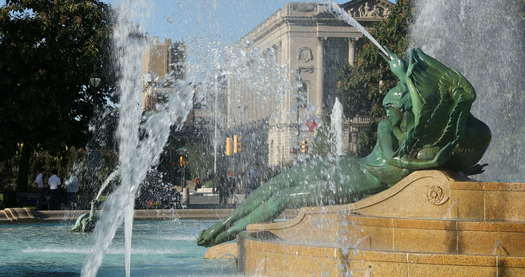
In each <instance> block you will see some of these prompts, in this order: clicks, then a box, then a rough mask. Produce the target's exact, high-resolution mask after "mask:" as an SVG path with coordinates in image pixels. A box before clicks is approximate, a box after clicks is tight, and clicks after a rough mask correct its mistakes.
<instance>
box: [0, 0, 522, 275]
mask: <svg viewBox="0 0 525 277" xmlns="http://www.w3.org/2000/svg"><path fill="white" fill-rule="evenodd" d="M123 2H124V3H122V6H121V9H123V10H121V11H120V12H119V15H120V17H119V24H118V25H117V28H118V29H117V31H116V32H115V33H116V37H115V43H116V46H117V48H118V49H120V51H121V54H122V55H120V66H121V68H122V70H123V72H122V73H123V74H122V75H123V78H122V80H121V83H120V101H121V102H120V104H119V107H120V109H121V121H120V123H119V139H120V149H119V152H120V157H119V165H120V166H119V168H118V169H117V170H116V171H115V172H114V173H113V174H112V176H113V177H116V176H119V178H120V186H119V187H118V188H117V189H116V190H115V191H114V192H113V193H112V194H111V196H110V197H109V198H108V200H107V201H105V203H104V204H103V206H102V208H103V211H102V212H100V213H99V214H97V215H96V216H97V217H98V218H99V222H98V223H97V225H96V228H95V233H94V237H93V239H94V242H92V241H91V240H88V239H87V237H85V236H82V235H81V234H71V233H67V232H63V231H64V228H63V226H62V228H60V227H61V226H60V225H57V224H49V225H44V226H38V227H34V226H32V228H34V229H42V233H39V234H41V236H42V237H43V236H44V234H45V233H60V234H61V235H60V236H59V237H58V238H55V239H56V240H58V241H66V242H68V243H70V246H67V247H66V248H64V247H59V248H56V247H55V248H52V247H51V248H49V247H47V246H46V245H47V244H38V243H36V244H34V245H29V244H28V245H25V244H24V242H25V241H27V240H28V238H29V237H31V236H35V233H34V232H33V229H31V228H30V229H29V230H26V229H24V228H25V226H9V228H10V230H9V231H10V233H13V234H16V235H13V236H9V238H7V237H6V238H4V237H2V239H3V240H2V243H0V245H2V247H7V248H5V249H3V250H5V251H9V250H10V249H9V247H11V244H10V243H11V242H10V241H9V239H11V238H12V239H13V241H14V242H15V244H14V245H15V246H16V247H19V248H20V245H25V247H24V248H23V252H24V253H25V254H27V255H28V256H30V257H31V258H35V263H47V264H53V263H55V262H56V259H63V260H62V261H61V264H62V265H63V268H64V270H67V272H66V271H64V272H62V273H64V274H66V275H67V274H69V273H72V272H76V271H77V270H78V268H76V267H75V266H74V265H77V264H79V263H80V262H81V260H82V258H83V256H81V255H78V254H82V255H87V256H88V258H87V261H86V262H85V264H84V266H83V268H82V274H83V276H95V275H97V274H98V275H99V276H114V275H116V274H119V273H121V269H120V268H119V265H120V264H121V261H120V260H119V259H120V256H122V255H123V256H124V257H125V258H124V260H125V273H126V275H127V276H130V274H131V254H134V256H133V258H134V262H137V264H138V266H137V267H138V268H139V271H138V272H139V274H140V273H144V272H148V273H150V274H160V275H162V274H170V275H177V274H179V275H180V276H187V275H190V274H193V273H195V271H191V270H190V271H188V272H186V271H185V268H186V267H188V264H190V263H191V264H192V265H193V264H197V265H196V266H195V267H196V268H199V269H200V268H206V269H207V270H208V271H206V272H203V273H204V274H207V273H209V272H215V270H214V269H215V268H216V267H220V265H221V263H222V262H215V263H214V262H210V263H211V265H207V263H208V262H197V263H194V261H188V260H187V255H186V252H184V251H185V250H186V248H188V249H189V248H191V247H192V246H194V245H193V242H194V240H195V239H197V238H196V237H195V235H196V232H197V230H200V229H203V228H205V227H208V225H209V223H208V222H198V221H196V222H190V223H189V225H191V226H190V227H191V228H190V227H187V226H183V227H182V229H183V230H182V233H180V229H181V228H180V226H179V225H176V224H172V222H164V223H161V224H160V225H162V227H163V228H166V230H167V233H169V236H168V238H167V239H165V240H161V239H159V237H162V236H164V235H166V234H165V233H162V231H160V229H161V228H159V227H158V226H157V225H156V224H150V223H144V222H139V223H138V224H135V225H136V226H135V230H134V231H135V233H134V234H133V235H134V236H138V238H139V240H135V242H134V243H137V244H135V245H133V248H132V247H131V243H132V240H131V237H132V225H133V208H134V207H133V205H134V201H133V200H134V197H135V195H136V194H137V193H138V191H139V190H140V184H141V183H142V180H143V179H144V177H145V175H146V174H147V172H148V170H150V169H151V168H152V166H154V165H155V164H156V163H157V162H158V156H159V154H160V152H161V151H162V148H163V146H164V144H165V142H166V140H167V137H168V135H169V130H170V128H171V126H172V125H175V126H179V127H180V126H181V125H182V124H183V122H184V120H185V118H186V116H187V114H188V112H189V110H190V109H191V102H192V101H191V99H192V98H193V96H194V95H193V90H192V89H190V86H189V85H188V84H187V83H184V82H178V83H177V84H175V85H173V87H172V90H173V91H174V92H175V93H171V94H166V95H164V96H165V97H164V98H165V101H166V102H161V103H159V104H158V105H157V107H156V110H155V111H153V112H150V113H145V114H143V112H142V110H141V108H140V106H141V105H140V99H139V95H140V93H141V91H142V83H141V80H140V78H137V76H140V72H139V68H140V60H141V55H142V52H143V51H144V49H145V48H147V47H148V43H147V41H146V40H145V39H144V37H143V35H142V34H143V30H141V29H140V26H141V20H142V19H143V17H142V16H143V14H144V13H143V12H144V11H146V12H145V13H146V14H147V11H148V3H147V2H146V1H131V0H129V1H123ZM436 2H440V1H436ZM462 3H464V1H463V2H462ZM427 4H428V3H427ZM441 4H442V5H443V6H444V3H443V2H441ZM326 8H327V10H329V11H331V12H333V13H335V14H336V15H337V16H339V17H340V18H341V19H343V20H346V21H347V22H349V24H358V23H357V22H356V21H355V20H353V18H352V17H350V16H348V15H347V14H346V13H345V12H344V11H343V10H342V9H340V8H339V7H338V6H336V5H334V4H332V3H329V4H328V5H327V6H326ZM423 10H425V9H423ZM431 25H432V26H439V24H436V23H433V24H431ZM355 26H356V28H357V29H359V30H362V32H363V33H364V34H365V36H367V37H369V39H371V40H372V41H374V43H375V44H376V45H377V47H378V48H379V49H380V51H381V52H382V53H383V55H384V57H385V59H386V60H387V62H388V63H389V64H390V66H391V69H392V72H394V73H395V74H396V76H398V78H399V83H398V85H397V86H396V87H395V88H394V89H392V90H391V91H390V92H389V93H388V94H387V96H386V97H385V100H384V102H383V105H384V106H385V108H387V111H388V114H387V118H386V119H385V120H384V121H382V124H380V127H379V129H378V133H379V136H380V138H379V139H378V141H379V143H378V145H377V146H376V150H375V151H374V152H373V153H372V155H370V156H368V157H367V158H365V159H360V160H357V159H354V158H351V157H345V156H342V157H339V156H340V155H339V154H340V153H341V152H340V149H341V147H340V141H341V139H340V138H339V137H340V135H339V134H340V133H341V132H340V130H341V119H342V110H341V107H340V105H339V104H337V103H338V101H336V104H335V105H334V109H333V114H332V115H333V118H332V124H333V126H334V127H333V130H334V131H333V133H335V134H336V136H335V137H336V138H337V139H336V142H337V143H336V145H337V147H336V151H334V152H335V153H336V156H338V157H337V159H326V160H322V161H319V162H315V161H307V163H306V164H305V165H303V166H300V167H296V168H294V169H291V170H289V171H286V172H284V173H283V174H281V175H278V176H277V177H276V178H274V179H272V180H271V181H270V182H269V183H268V184H266V185H265V186H263V187H262V189H259V190H257V191H255V192H253V194H252V196H251V197H250V198H249V199H247V200H246V201H245V202H244V204H243V205H242V206H240V208H239V209H238V210H237V211H236V212H234V214H233V215H232V216H230V217H228V218H226V219H225V220H224V221H222V222H218V223H216V224H215V225H213V226H212V227H210V228H208V229H207V231H204V232H203V233H202V234H201V236H200V238H198V242H199V244H201V245H205V246H212V245H215V244H218V243H222V242H224V241H228V240H231V239H233V238H235V237H236V236H237V237H238V242H237V244H236V245H235V247H238V249H239V251H238V253H239V256H238V261H237V262H238V265H239V267H240V269H241V270H242V271H244V272H245V273H247V274H254V275H264V276H309V275H312V274H316V275H320V276H349V275H351V276H406V275H414V276H421V275H428V276H446V275H453V274H459V275H461V274H462V275H467V274H468V275H474V276H479V275H482V274H486V275H491V276H493V275H496V276H498V275H502V276H503V275H505V276H521V275H523V274H525V272H524V268H525V258H523V256H525V249H524V248H523V246H522V245H525V244H524V243H525V240H524V239H523V234H524V233H525V228H524V227H523V223H522V222H523V221H524V220H525V213H524V212H523V205H522V203H521V202H522V201H521V199H522V197H523V193H524V192H525V184H523V183H490V182H478V181H473V180H471V179H469V178H468V177H467V176H466V175H467V174H472V173H479V172H480V171H481V170H482V168H480V167H479V166H477V162H478V161H479V160H480V159H481V156H482V155H483V153H484V152H485V150H486V148H487V145H488V143H489V141H490V138H491V137H490V131H489V130H488V128H487V126H486V125H485V124H484V123H482V122H481V121H479V120H477V119H476V118H475V117H474V116H473V115H472V114H470V111H471V105H472V103H473V101H474V98H475V91H474V88H473V87H472V86H474V87H475V88H476V90H477V91H478V92H479V91H480V90H482V88H481V89H480V88H478V87H476V86H477V85H476V83H475V82H473V84H472V85H471V84H470V83H469V82H468V81H467V79H468V80H471V78H470V75H469V74H470V73H469V72H468V71H469V68H471V67H466V68H463V67H461V66H458V65H456V64H453V63H451V62H452V61H449V60H446V57H444V56H445V55H444V54H443V53H441V52H440V51H439V49H438V50H436V49H429V48H428V46H424V45H420V44H417V43H416V44H415V45H414V46H420V47H422V49H423V51H425V52H423V51H422V50H419V49H414V50H412V51H411V53H410V54H411V55H409V56H408V57H407V58H406V59H402V58H399V57H397V56H396V55H394V54H393V53H390V51H389V50H388V49H386V48H384V47H382V46H381V45H380V44H379V43H377V41H375V40H374V39H373V38H372V37H371V36H370V35H369V34H368V33H367V32H366V29H364V28H362V27H360V25H355ZM414 30H415V32H417V28H414ZM430 45H432V44H430ZM243 48H244V45H241V46H236V47H232V48H228V49H221V51H223V52H226V53H227V54H219V53H218V52H219V51H217V50H218V49H219V47H216V48H215V49H214V50H216V52H214V55H213V60H214V62H213V64H214V65H215V66H216V67H214V68H212V69H210V70H202V69H200V70H202V71H201V72H199V73H200V74H201V75H206V76H207V77H203V78H202V79H200V80H205V81H203V82H202V84H198V85H196V84H195V83H194V84H192V86H193V88H195V87H196V86H200V87H199V88H200V89H208V88H210V87H212V88H213V90H214V94H213V95H211V96H210V99H209V100H210V103H212V106H213V107H214V109H213V111H214V112H215V113H218V112H217V110H218V106H219V102H220V101H219V97H220V93H219V91H220V89H219V85H220V83H219V81H218V79H220V78H219V77H221V78H222V77H223V76H226V77H229V78H232V79H235V78H238V79H240V80H241V82H245V83H248V84H252V87H250V89H259V90H261V91H260V93H258V94H257V95H258V96H261V98H262V101H267V102H265V105H267V106H271V105H272V104H276V103H277V104H279V105H284V104H290V103H283V102H280V101H278V100H276V99H275V98H273V97H274V96H269V95H265V94H264V93H265V91H266V90H271V91H277V92H279V93H278V94H277V98H284V97H285V96H286V92H287V91H289V90H293V89H295V88H296V87H297V84H295V83H293V82H290V80H289V79H290V78H289V76H290V75H291V73H290V72H289V71H287V69H284V68H281V67H278V66H277V65H276V63H275V62H274V61H272V58H265V57H266V56H264V55H263V54H262V53H260V52H257V51H254V52H246V51H244V49H243ZM513 50H515V49H513ZM426 53H428V54H432V56H435V57H438V58H439V61H438V59H434V58H433V57H431V56H430V55H427V54H426ZM513 53H514V52H513ZM270 56H271V55H270ZM261 57H262V58H261ZM440 61H445V62H444V63H445V64H447V65H449V64H453V66H452V67H454V68H458V69H461V70H459V71H461V72H464V73H465V74H466V77H467V78H464V77H463V76H462V75H461V74H459V73H457V72H455V71H454V70H451V69H449V68H448V67H446V66H444V65H443V64H442V63H441V62H440ZM261 73H265V74H261ZM267 74H268V75H267ZM436 77H439V78H441V79H440V81H439V82H436V79H435V78H436ZM436 83H437V84H436ZM442 85H448V86H449V87H448V90H446V91H442V90H441V86H442ZM518 85H519V84H518ZM421 86H424V87H425V89H424V90H423V89H421ZM429 87H430V88H431V90H427V89H428V88H429ZM436 87H437V89H436ZM173 91H172V92H173ZM515 97H517V96H515V95H514V96H511V97H510V98H512V99H514V98H515ZM482 101H487V100H482ZM487 106H490V105H487ZM476 109H478V110H476ZM472 110H473V111H474V112H473V113H474V114H476V115H479V116H480V117H481V118H485V120H487V118H486V117H485V115H484V114H483V111H481V110H480V109H479V108H476V107H473V108H472ZM287 116H290V115H287V114H279V115H278V116H277V117H276V118H272V120H276V121H278V120H280V119H282V118H285V117H287ZM219 117H220V116H218V115H217V114H216V115H215V121H214V122H213V125H214V128H213V132H214V150H215V152H216V153H218V152H220V149H219V147H218V139H217V138H218V137H219V136H220V135H219V133H218V132H219V128H218V125H219V124H218V123H217V122H218V121H219V120H217V118H219ZM427 123H428V125H427ZM494 137H495V138H497V136H494ZM518 143H521V141H518ZM490 151H493V150H490V149H489V152H490ZM517 154H519V153H517ZM216 157H217V155H215V158H216ZM216 164H217V161H216V162H215V165H216ZM518 166H519V165H518ZM429 169H430V170H429ZM472 169H473V170H472ZM113 177H110V178H108V180H107V181H106V182H105V184H109V183H110V182H111V180H110V179H111V178H113ZM348 184H351V185H350V186H347V185H348ZM105 187H106V186H105V185H104V186H103V187H102V188H101V190H100V191H99V193H98V195H97V199H98V198H99V196H100V195H102V193H103V192H104V189H105ZM502 199H505V201H502ZM348 203H351V204H348ZM321 205H325V206H324V207H315V206H321ZM304 206H311V207H309V208H302V207H304ZM286 207H297V208H302V209H301V210H300V214H299V216H297V217H296V218H294V219H292V220H289V221H286V222H277V223H261V222H265V221H270V220H272V219H273V218H275V217H276V216H277V215H278V214H279V212H280V211H282V210H283V209H284V208H286ZM94 218H95V203H93V205H92V209H91V212H90V213H89V214H86V215H84V216H83V217H81V218H80V219H79V221H78V222H77V223H78V224H77V227H78V226H80V227H79V228H82V229H84V230H87V229H90V227H92V225H90V222H92V221H93V219H94ZM123 225H124V228H123V229H124V230H123V231H122V232H119V231H118V229H119V227H121V226H123ZM11 229H12V230H11ZM159 233H160V234H159ZM174 234H175V235H174ZM79 238H80V239H79ZM114 238H117V239H116V240H115V241H116V242H115V243H114V244H113V246H111V244H112V241H113V239H114ZM165 238H166V237H165ZM169 240H177V241H184V242H187V244H184V243H183V244H168V243H167V242H166V241H169ZM122 241H123V243H122ZM48 243H56V242H55V241H51V242H48ZM189 244H192V246H190V245H189ZM166 245H167V246H166ZM219 246H224V244H220V245H219ZM2 247H0V248H2ZM89 247H93V248H92V249H89ZM210 249H214V248H210ZM179 250H180V251H182V252H183V254H182V255H177V254H181V253H179ZM191 251H194V252H191V253H192V254H191V255H190V256H191V259H194V260H195V259H198V257H200V255H201V254H202V253H199V252H198V251H199V250H198V249H197V250H195V249H192V250H191ZM195 251H197V252H196V253H198V254H197V255H195ZM200 251H203V250H202V249H201V250H200ZM64 253H66V254H65V255H64ZM43 254H45V255H43ZM55 254H57V256H53V255H55ZM59 254H61V255H59ZM104 255H106V258H105V261H104V263H105V265H109V266H108V267H101V265H102V262H103V258H104ZM163 255H164V256H163ZM166 255H169V256H177V258H176V259H175V261H176V263H175V264H173V259H167V258H165V256H166ZM42 256H51V260H44V258H42ZM64 256H67V257H64ZM11 258H12V257H10V255H6V257H2V258H0V264H6V265H8V266H7V272H8V274H11V273H12V275H19V273H24V272H27V270H26V269H19V268H18V267H16V266H15V265H16V264H19V263H20V261H19V260H16V259H14V260H11ZM53 258H54V259H55V260H53ZM39 259H41V260H39ZM116 268H118V269H116ZM2 269H4V268H2ZM61 270H62V269H61ZM174 270H175V271H177V272H176V273H173V271H174ZM197 271H198V270H197ZM227 274H232V273H231V272H227Z"/></svg>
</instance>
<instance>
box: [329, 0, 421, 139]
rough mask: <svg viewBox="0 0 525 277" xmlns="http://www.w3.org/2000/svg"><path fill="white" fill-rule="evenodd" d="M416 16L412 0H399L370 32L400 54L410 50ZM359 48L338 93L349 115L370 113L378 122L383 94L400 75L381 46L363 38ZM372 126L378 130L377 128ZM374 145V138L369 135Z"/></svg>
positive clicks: (381, 42)
mask: <svg viewBox="0 0 525 277" xmlns="http://www.w3.org/2000/svg"><path fill="white" fill-rule="evenodd" d="M411 20H412V17H411V12H410V0H399V1H397V3H396V4H395V5H394V7H393V8H392V10H391V13H390V15H389V16H388V17H387V18H386V19H385V20H384V21H382V22H379V23H377V24H376V25H375V26H374V29H373V30H372V31H371V32H370V34H371V35H372V36H373V37H375V38H376V39H377V41H378V42H379V43H380V44H381V45H383V46H385V47H387V48H388V49H390V50H392V51H393V52H395V53H396V54H397V55H399V56H400V57H401V56H403V54H404V53H405V51H406V50H407V47H408V44H409V39H408V33H409V24H410V22H411ZM357 48H358V49H359V51H358V53H357V55H356V57H355V64H354V66H349V65H348V66H346V67H345V68H343V69H342V70H341V72H340V75H339V85H338V91H337V95H338V97H339V100H340V101H341V103H342V104H343V107H344V111H345V115H346V117H347V118H353V117H354V116H355V115H357V114H368V115H369V116H371V118H372V120H373V121H374V122H377V121H378V120H380V119H381V118H382V117H383V116H384V114H385V112H384V110H383V107H382V105H381V101H382V100H383V97H384V96H385V94H386V93H387V92H388V90H389V89H391V88H392V87H394V86H395V84H396V82H397V79H396V77H395V76H394V75H393V74H392V73H391V72H390V69H389V66H388V64H387V63H386V61H385V60H384V59H383V58H382V57H381V55H380V50H379V49H377V48H376V46H375V45H374V44H373V43H371V42H370V41H368V40H367V39H366V38H362V39H361V40H359V41H358V42H357ZM372 130H375V128H373V129H372ZM363 132H365V133H364V134H359V136H360V137H363V136H366V135H367V134H369V135H373V136H375V131H371V132H370V131H369V130H364V131H363ZM368 142H369V143H370V144H369V145H368V146H364V145H363V146H361V147H364V148H368V149H371V147H372V146H373V145H374V143H375V140H374V139H368Z"/></svg>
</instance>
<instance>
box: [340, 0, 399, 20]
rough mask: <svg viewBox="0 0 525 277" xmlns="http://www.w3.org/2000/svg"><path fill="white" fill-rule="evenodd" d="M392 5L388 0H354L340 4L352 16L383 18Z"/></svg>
mask: <svg viewBox="0 0 525 277" xmlns="http://www.w3.org/2000/svg"><path fill="white" fill-rule="evenodd" d="M393 6H394V4H392V3H390V2H389V1H388V0H354V1H350V2H346V3H344V4H341V8H343V9H344V10H345V11H346V12H348V13H349V14H350V15H351V16H352V17H354V18H384V17H387V16H388V14H389V13H390V9H392V7H393Z"/></svg>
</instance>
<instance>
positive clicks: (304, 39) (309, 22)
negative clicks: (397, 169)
mask: <svg viewBox="0 0 525 277" xmlns="http://www.w3.org/2000/svg"><path fill="white" fill-rule="evenodd" d="M392 5H393V4H392V3H390V2H389V1H387V0H354V1H350V2H347V3H345V4H341V5H340V7H341V8H343V9H344V10H346V11H347V12H349V13H350V14H351V15H352V17H354V18H355V19H356V20H357V21H358V22H359V23H360V24H361V25H363V26H364V27H365V28H368V29H370V28H373V26H374V23H376V22H378V21H381V20H382V19H383V18H384V17H386V16H387V15H388V13H389V9H391V7H392ZM362 36H363V35H362V33H361V32H359V31H358V30H357V29H356V28H354V27H352V26H350V25H348V24H347V23H345V22H344V21H342V20H340V19H338V18H335V17H334V16H333V14H332V13H331V12H330V11H329V10H328V6H327V5H326V4H320V3H289V4H287V5H286V6H284V7H283V8H281V9H279V10H278V11H276V12H275V13H274V14H273V15H272V16H270V17H269V18H267V19H266V20H265V21H264V22H262V23H261V24H259V25H258V26H257V27H255V28H254V29H253V30H252V31H251V32H249V33H248V34H246V35H245V36H244V37H243V38H242V39H241V41H243V42H248V43H249V45H250V47H251V48H258V49H271V50H272V51H273V53H274V56H275V57H276V60H277V62H278V64H280V65H282V66H285V67H288V68H289V69H290V71H289V78H290V80H292V79H294V78H295V77H296V76H297V75H298V76H299V78H300V81H301V82H302V89H299V90H289V91H288V92H287V93H285V95H283V96H282V97H281V99H278V101H277V103H273V105H272V103H267V104H266V105H259V106H267V107H268V106H269V107H273V108H275V107H278V111H277V113H278V116H275V115H274V116H273V117H272V120H271V121H270V122H269V127H268V128H269V129H268V165H269V166H270V167H274V166H279V165H284V164H287V163H289V162H291V161H293V160H294V159H295V158H296V157H297V155H298V154H297V153H300V151H297V148H298V147H299V145H300V143H301V142H303V144H304V143H305V142H306V143H307V142H308V141H311V139H312V138H313V136H314V134H315V129H316V127H317V126H318V125H319V124H320V122H319V121H320V119H321V118H323V117H324V116H326V115H328V114H329V113H330V111H331V109H332V106H333V103H334V101H335V89H336V78H337V74H336V73H337V71H338V70H339V69H341V68H342V67H343V66H344V65H345V64H353V63H354V57H355V54H356V52H357V51H358V49H356V42H357V41H358V40H359V39H361V38H362ZM238 87H239V88H238ZM228 89H229V90H231V91H233V92H229V93H230V94H231V95H236V94H235V91H237V90H238V89H241V90H242V83H240V84H239V83H235V82H232V85H231V86H230V87H229V88H228ZM244 97H245V98H246V100H249V101H243V99H242V98H241V101H240V103H241V104H239V103H236V105H238V106H239V107H240V108H239V109H244V110H248V111H249V112H250V113H249V115H248V116H244V114H243V116H242V117H240V116H239V112H232V113H231V115H227V116H226V118H227V119H226V120H227V121H235V122H236V123H237V124H241V125H242V124H248V123H249V122H251V121H258V120H260V119H262V118H264V117H267V116H268V115H269V114H270V113H272V111H271V110H270V111H269V110H264V107H261V108H260V109H261V111H258V110H256V109H255V108H254V107H256V106H257V105H256V104H253V103H251V102H253V101H252V100H253V97H252V96H250V95H247V96H244ZM232 99H233V98H232ZM235 99H239V98H238V96H237V97H236V98H235ZM298 101H303V102H305V103H298ZM243 105H244V107H243ZM250 107H251V108H250ZM307 107H308V108H309V110H310V113H309V112H307V111H306V109H307ZM293 109H296V110H293ZM311 110H313V112H312V111H311ZM234 117H237V119H235V120H234ZM346 122H347V123H346V124H345V126H346V140H345V144H346V148H347V151H355V150H356V149H355V148H356V141H357V137H356V134H357V128H360V127H361V126H363V125H366V118H356V119H349V120H348V119H347V120H346ZM352 122H354V123H355V124H353V123H352ZM229 127H234V126H229Z"/></svg>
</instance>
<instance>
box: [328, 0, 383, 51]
mask: <svg viewBox="0 0 525 277" xmlns="http://www.w3.org/2000/svg"><path fill="white" fill-rule="evenodd" d="M326 4H327V5H328V10H329V11H330V12H331V13H333V14H334V15H335V16H336V17H338V18H339V19H341V20H343V21H345V22H346V23H348V24H350V25H352V26H353V27H354V28H356V29H357V30H358V31H359V32H361V33H362V34H363V35H365V36H366V37H367V38H368V39H369V40H370V41H371V42H372V43H373V44H374V45H375V46H376V47H377V48H378V49H379V50H381V52H383V54H385V56H386V57H389V56H390V55H389V54H388V52H386V50H385V48H383V46H381V44H379V42H377V40H376V39H375V38H374V37H373V36H372V35H371V34H370V33H369V32H368V31H367V30H366V29H365V27H363V25H361V24H359V22H357V20H355V19H354V18H353V17H352V16H350V15H349V14H348V13H347V12H346V11H345V10H343V9H341V7H339V5H338V4H336V3H334V2H333V1H331V0H327V1H326Z"/></svg>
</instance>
